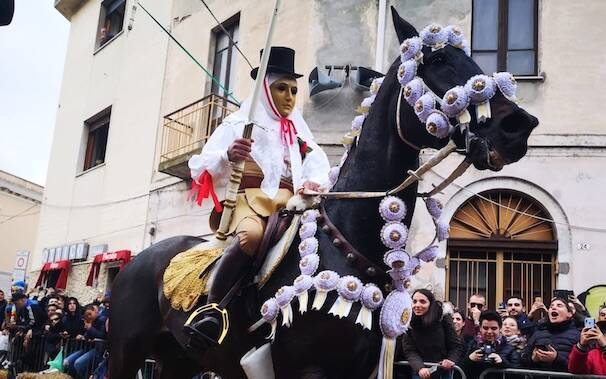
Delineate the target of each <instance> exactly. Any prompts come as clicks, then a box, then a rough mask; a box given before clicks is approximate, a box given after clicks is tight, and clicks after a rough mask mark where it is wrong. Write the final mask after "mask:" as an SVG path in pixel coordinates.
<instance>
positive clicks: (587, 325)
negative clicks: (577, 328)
mask: <svg viewBox="0 0 606 379" xmlns="http://www.w3.org/2000/svg"><path fill="white" fill-rule="evenodd" d="M594 326H595V319H593V318H591V317H587V318H586V319H585V329H592V328H593V327H594Z"/></svg>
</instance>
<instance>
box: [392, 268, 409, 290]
mask: <svg viewBox="0 0 606 379" xmlns="http://www.w3.org/2000/svg"><path fill="white" fill-rule="evenodd" d="M387 273H388V274H389V276H391V279H392V283H393V285H394V287H395V289H396V290H397V291H405V290H406V287H407V286H408V283H409V282H410V277H411V276H412V275H413V270H410V269H408V268H402V269H392V270H389V271H387Z"/></svg>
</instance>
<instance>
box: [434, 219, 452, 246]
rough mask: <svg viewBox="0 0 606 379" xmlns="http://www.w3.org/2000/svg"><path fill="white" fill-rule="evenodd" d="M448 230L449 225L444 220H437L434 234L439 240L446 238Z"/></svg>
mask: <svg viewBox="0 0 606 379" xmlns="http://www.w3.org/2000/svg"><path fill="white" fill-rule="evenodd" d="M449 231H450V225H449V224H448V222H446V221H445V220H441V219H440V220H438V222H437V225H436V234H437V238H438V241H439V242H442V241H444V240H445V239H447V238H448V232H449Z"/></svg>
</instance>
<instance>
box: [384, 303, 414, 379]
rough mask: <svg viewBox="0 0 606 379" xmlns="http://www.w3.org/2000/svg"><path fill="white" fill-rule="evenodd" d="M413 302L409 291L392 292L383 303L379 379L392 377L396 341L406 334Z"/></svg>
mask: <svg viewBox="0 0 606 379" xmlns="http://www.w3.org/2000/svg"><path fill="white" fill-rule="evenodd" d="M411 308H412V300H411V298H410V294H409V293H408V292H407V291H392V292H391V293H390V294H389V295H387V298H386V299H385V301H384V302H383V307H382V308H381V313H380V315H379V325H380V326H381V332H382V333H383V343H382V344H381V356H380V358H379V373H378V374H379V375H378V377H379V378H385V377H391V376H390V373H392V372H393V363H394V354H395V350H396V339H397V338H398V337H399V336H401V335H402V334H404V333H406V330H407V329H408V324H409V323H410V317H411Z"/></svg>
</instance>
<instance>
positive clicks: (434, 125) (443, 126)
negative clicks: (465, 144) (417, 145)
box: [425, 110, 452, 139]
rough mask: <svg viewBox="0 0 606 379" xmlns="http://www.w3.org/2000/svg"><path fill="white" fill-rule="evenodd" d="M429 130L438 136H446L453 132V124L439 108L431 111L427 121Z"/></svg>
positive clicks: (426, 125) (426, 127)
mask: <svg viewBox="0 0 606 379" xmlns="http://www.w3.org/2000/svg"><path fill="white" fill-rule="evenodd" d="M425 129H426V130H427V132H428V133H429V134H431V135H433V136H435V137H437V138H440V139H442V138H446V137H448V136H449V135H450V133H451V132H452V125H450V122H449V121H448V117H446V115H445V114H444V113H442V112H440V111H438V110H434V111H433V112H431V114H430V115H429V117H427V121H426V122H425Z"/></svg>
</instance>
